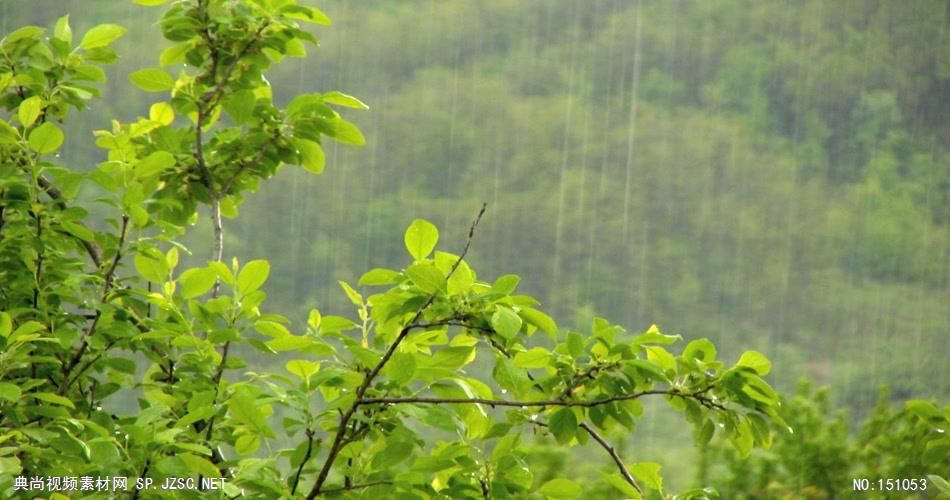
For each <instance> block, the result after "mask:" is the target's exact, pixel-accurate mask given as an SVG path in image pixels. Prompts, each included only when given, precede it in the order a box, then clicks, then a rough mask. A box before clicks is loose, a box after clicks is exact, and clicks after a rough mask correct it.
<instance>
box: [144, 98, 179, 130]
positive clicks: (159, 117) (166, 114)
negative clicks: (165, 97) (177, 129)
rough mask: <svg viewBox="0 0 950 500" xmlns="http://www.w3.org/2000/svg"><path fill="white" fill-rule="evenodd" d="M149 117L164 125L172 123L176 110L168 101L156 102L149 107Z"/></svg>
mask: <svg viewBox="0 0 950 500" xmlns="http://www.w3.org/2000/svg"><path fill="white" fill-rule="evenodd" d="M148 119H149V120H152V121H153V122H158V123H161V124H162V125H171V123H172V122H173V121H175V110H174V109H173V108H172V106H171V104H168V103H167V102H156V103H155V104H152V106H151V107H150V108H148Z"/></svg>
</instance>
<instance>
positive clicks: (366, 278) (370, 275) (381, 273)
mask: <svg viewBox="0 0 950 500" xmlns="http://www.w3.org/2000/svg"><path fill="white" fill-rule="evenodd" d="M398 279H399V273H398V272H396V271H393V270H392V269H383V268H379V267H377V268H376V269H371V270H369V271H367V272H366V273H365V274H363V276H362V277H360V281H359V285H360V286H381V285H392V284H395V283H396V281H397V280H398Z"/></svg>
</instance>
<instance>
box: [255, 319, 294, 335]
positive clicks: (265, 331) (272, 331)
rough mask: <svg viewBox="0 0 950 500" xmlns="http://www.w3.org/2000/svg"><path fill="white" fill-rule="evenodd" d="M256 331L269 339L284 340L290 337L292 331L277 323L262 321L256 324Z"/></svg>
mask: <svg viewBox="0 0 950 500" xmlns="http://www.w3.org/2000/svg"><path fill="white" fill-rule="evenodd" d="M254 329H255V330H257V332H258V333H260V334H261V335H267V336H269V337H276V338H282V337H288V336H290V330H288V329H287V327H286V326H284V325H282V324H280V323H278V322H276V321H267V320H260V321H258V322H256V323H254Z"/></svg>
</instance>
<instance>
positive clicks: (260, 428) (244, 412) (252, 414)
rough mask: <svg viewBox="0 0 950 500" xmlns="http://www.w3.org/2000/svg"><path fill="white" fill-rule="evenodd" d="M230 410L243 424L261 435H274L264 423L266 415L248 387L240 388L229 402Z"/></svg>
mask: <svg viewBox="0 0 950 500" xmlns="http://www.w3.org/2000/svg"><path fill="white" fill-rule="evenodd" d="M228 409H229V410H231V413H232V414H233V415H234V418H235V419H236V420H238V421H239V422H241V423H244V424H248V425H249V426H250V427H251V428H252V429H253V430H254V431H256V432H257V434H259V435H268V434H273V432H272V431H270V429H269V428H268V427H267V424H266V423H265V422H264V413H262V412H261V408H260V406H259V405H258V404H257V399H256V398H255V397H254V395H253V394H252V393H251V392H250V389H248V388H247V387H246V386H243V387H240V388H239V389H238V390H236V391H235V392H234V395H232V396H231V398H230V399H229V400H228Z"/></svg>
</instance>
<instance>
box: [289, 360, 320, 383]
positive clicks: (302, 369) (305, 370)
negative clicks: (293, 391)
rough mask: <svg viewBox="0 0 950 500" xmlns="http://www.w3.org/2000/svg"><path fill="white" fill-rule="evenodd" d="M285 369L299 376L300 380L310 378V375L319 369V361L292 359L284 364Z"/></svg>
mask: <svg viewBox="0 0 950 500" xmlns="http://www.w3.org/2000/svg"><path fill="white" fill-rule="evenodd" d="M285 368H287V371H288V372H290V373H292V374H294V375H296V376H298V377H300V378H301V379H302V380H306V379H308V378H310V376H311V375H313V374H315V373H317V372H318V371H320V363H316V362H314V361H307V360H305V359H294V360H291V361H288V362H287V364H286V365H285Z"/></svg>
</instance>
